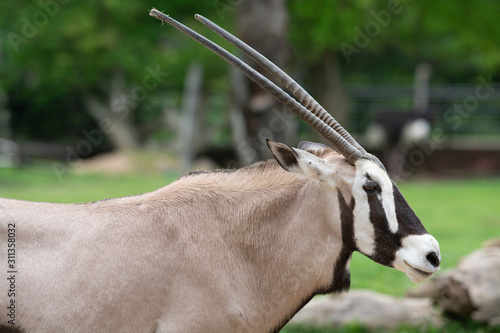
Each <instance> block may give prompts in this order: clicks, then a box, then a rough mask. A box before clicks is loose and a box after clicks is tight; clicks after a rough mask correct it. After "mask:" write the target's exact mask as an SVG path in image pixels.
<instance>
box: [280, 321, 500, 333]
mask: <svg viewBox="0 0 500 333" xmlns="http://www.w3.org/2000/svg"><path fill="white" fill-rule="evenodd" d="M495 331H496V329H494V328H489V327H487V326H485V325H482V324H478V323H474V322H458V321H453V320H450V319H445V320H444V325H443V327H411V326H402V327H399V328H398V329H395V330H392V331H390V330H389V331H388V330H385V329H380V330H372V329H368V328H366V327H363V326H361V325H358V324H356V323H353V324H349V325H346V326H344V327H336V328H332V327H327V326H307V325H291V324H289V325H287V326H285V327H284V328H283V329H282V330H281V331H280V332H281V333H424V332H425V333H493V332H495Z"/></svg>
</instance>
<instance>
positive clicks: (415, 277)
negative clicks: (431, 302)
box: [403, 260, 439, 283]
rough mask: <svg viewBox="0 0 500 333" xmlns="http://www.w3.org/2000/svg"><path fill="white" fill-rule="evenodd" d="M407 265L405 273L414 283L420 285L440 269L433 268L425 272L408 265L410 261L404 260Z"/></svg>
mask: <svg viewBox="0 0 500 333" xmlns="http://www.w3.org/2000/svg"><path fill="white" fill-rule="evenodd" d="M403 262H404V264H405V265H406V269H405V273H406V275H407V276H408V277H409V278H410V280H411V281H412V282H414V283H419V282H421V281H423V280H425V279H427V278H429V277H431V276H432V275H433V274H434V273H436V272H437V271H438V270H439V267H436V268H433V269H432V270H424V269H422V268H417V267H414V266H412V265H410V264H409V263H408V261H406V260H403Z"/></svg>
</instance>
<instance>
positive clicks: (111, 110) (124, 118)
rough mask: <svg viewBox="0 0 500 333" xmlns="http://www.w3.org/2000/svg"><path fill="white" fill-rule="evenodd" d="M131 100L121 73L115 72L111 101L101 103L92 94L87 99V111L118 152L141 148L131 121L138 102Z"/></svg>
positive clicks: (137, 134)
mask: <svg viewBox="0 0 500 333" xmlns="http://www.w3.org/2000/svg"><path fill="white" fill-rule="evenodd" d="M130 99H131V97H130V96H128V95H126V93H125V80H124V78H123V75H122V73H121V72H115V74H114V75H113V77H112V79H111V84H110V94H109V100H107V101H100V100H99V99H98V98H97V97H96V96H95V95H92V94H89V95H87V96H86V97H85V105H86V108H87V111H88V112H89V114H90V115H91V116H92V117H93V118H94V120H95V121H96V122H97V124H99V127H100V130H101V131H102V133H104V135H106V137H107V138H108V139H109V141H110V143H111V144H112V146H113V147H114V148H115V149H117V150H132V149H137V148H139V146H140V140H139V133H138V131H137V129H136V128H135V127H134V126H133V124H132V121H131V119H130V118H131V115H132V112H133V110H134V108H135V106H136V102H134V101H133V100H130Z"/></svg>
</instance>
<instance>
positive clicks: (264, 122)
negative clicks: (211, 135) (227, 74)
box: [231, 0, 296, 164]
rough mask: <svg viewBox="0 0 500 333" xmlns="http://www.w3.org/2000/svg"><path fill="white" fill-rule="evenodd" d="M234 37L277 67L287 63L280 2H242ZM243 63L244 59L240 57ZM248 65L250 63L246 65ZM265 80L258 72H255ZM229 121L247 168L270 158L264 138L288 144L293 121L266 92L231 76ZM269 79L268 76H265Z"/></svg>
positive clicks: (283, 12)
mask: <svg viewBox="0 0 500 333" xmlns="http://www.w3.org/2000/svg"><path fill="white" fill-rule="evenodd" d="M237 10H238V21H237V24H238V27H237V30H238V36H239V37H240V38H241V40H243V41H244V42H246V43H247V44H249V45H251V46H252V47H253V48H255V49H256V50H258V51H259V52H260V53H262V54H263V55H264V56H265V57H267V58H268V59H269V60H271V61H272V62H274V63H275V64H276V65H278V66H279V67H284V65H285V64H286V62H287V60H288V47H287V43H286V36H287V28H288V13H287V8H286V4H285V1H284V0H266V1H264V0H253V1H252V0H244V1H242V2H241V3H240V5H239V6H238V7H237ZM242 58H243V59H246V60H247V58H245V57H242ZM250 64H251V62H250ZM255 69H256V70H257V71H259V72H260V73H262V74H264V75H266V76H268V74H267V72H263V70H262V69H260V68H257V67H256V68H255ZM233 74H234V75H231V76H232V83H233V84H232V86H233V87H235V88H234V90H233V98H232V106H231V117H232V125H233V140H234V141H235V143H234V146H235V147H236V150H237V155H238V156H239V159H240V163H242V164H250V163H253V162H255V161H257V160H260V159H264V158H269V157H270V156H271V155H270V153H269V151H268V149H267V145H266V143H265V139H266V138H272V139H275V140H278V141H285V142H289V141H291V137H292V136H293V133H295V131H296V128H295V125H294V124H295V119H294V117H290V116H289V114H288V112H287V111H285V112H284V110H283V108H282V106H281V104H279V102H277V101H276V100H275V99H274V97H272V96H271V95H270V94H269V93H268V92H266V91H264V90H263V89H262V88H260V87H259V86H258V85H257V84H255V83H254V82H252V81H250V80H249V79H247V78H246V77H243V76H242V75H240V74H239V73H238V74H236V73H233ZM268 77H269V76H268Z"/></svg>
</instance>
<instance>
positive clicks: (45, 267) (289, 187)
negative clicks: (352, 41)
mask: <svg viewBox="0 0 500 333" xmlns="http://www.w3.org/2000/svg"><path fill="white" fill-rule="evenodd" d="M150 15H151V16H154V17H156V18H159V19H161V20H163V21H165V22H167V23H169V24H170V25H172V26H174V27H176V28H178V29H180V30H181V31H183V32H185V33H187V34H188V35H189V36H191V37H193V38H195V39H196V40H197V41H200V42H201V43H202V44H203V45H205V46H208V47H209V48H211V49H212V50H214V51H215V52H216V53H218V54H220V55H223V57H224V58H225V59H228V61H229V62H230V63H232V64H233V65H235V66H236V67H238V68H239V69H240V70H242V71H243V72H244V73H245V74H247V75H249V77H250V78H252V79H253V80H255V81H256V82H257V83H259V84H261V85H262V86H263V87H264V88H265V89H267V90H268V91H270V92H271V93H272V94H273V95H274V96H276V98H278V99H279V100H280V101H281V102H283V103H284V104H285V105H286V106H288V107H289V108H290V109H291V110H293V111H294V112H296V113H297V114H298V115H299V116H300V117H301V118H303V119H304V120H305V121H306V122H307V123H308V124H309V125H310V126H312V127H313V128H315V129H316V130H317V131H318V132H319V133H320V134H322V135H323V136H324V137H325V138H326V139H327V140H328V142H330V143H331V144H332V146H333V147H334V148H335V150H334V149H331V148H328V147H327V146H325V145H322V144H317V143H310V142H303V143H300V144H299V145H298V148H291V147H289V146H287V145H285V144H281V143H276V142H273V141H270V140H269V141H268V146H269V148H270V150H271V152H272V154H273V155H274V158H275V159H273V160H270V161H265V162H259V163H256V164H254V165H251V166H249V167H245V168H242V169H239V170H224V171H215V172H197V173H192V174H187V175H185V176H183V177H181V178H180V179H178V180H177V181H175V182H173V183H171V184H170V185H168V186H166V187H163V188H160V189H158V190H156V191H154V192H151V193H145V194H142V195H137V196H131V197H124V198H115V199H108V200H102V201H97V202H91V203H84V204H55V203H43V202H28V201H22V200H14V199H0V221H1V230H0V231H1V243H0V244H2V245H1V246H2V249H1V251H0V252H1V258H2V259H1V263H2V278H1V281H2V282H1V286H0V288H1V298H0V299H1V309H2V310H1V311H2V316H1V318H2V320H1V322H0V325H2V326H1V327H0V329H2V332H7V331H9V330H10V331H11V332H13V331H21V330H23V331H25V332H27V333H33V332H50V333H54V332H94V333H95V332H106V333H108V332H134V333H135V332H145V333H148V332H156V333H164V332H175V333H179V332H217V333H222V332H252V333H255V332H277V331H279V330H280V328H281V327H282V326H283V325H284V324H285V323H286V322H287V321H288V320H289V319H290V318H291V317H292V316H293V315H294V314H295V313H296V312H297V311H298V310H299V309H300V308H301V307H302V306H303V305H305V304H306V303H307V302H308V301H309V300H310V299H311V298H312V297H313V296H314V295H316V294H319V293H330V292H341V291H344V290H347V289H348V288H349V285H350V273H349V264H350V259H351V254H352V253H353V251H359V252H361V253H363V254H364V255H366V256H368V257H369V258H371V259H372V260H374V261H375V262H378V263H380V264H382V265H385V266H390V267H394V268H396V269H398V270H400V271H402V272H404V273H406V275H407V276H408V277H409V278H410V279H411V280H412V281H414V282H419V281H421V280H423V279H425V278H427V277H429V276H431V275H432V274H433V273H435V272H436V271H438V269H439V265H440V261H441V256H440V252H439V245H438V243H437V241H436V240H435V239H434V237H432V236H431V235H429V234H428V233H427V231H426V230H425V228H424V226H423V225H422V224H421V222H420V220H419V219H418V218H417V216H416V215H415V213H414V212H413V211H412V209H411V208H410V206H409V205H408V204H407V203H406V201H405V199H404V198H403V196H402V194H401V193H400V191H399V190H398V188H397V187H396V186H395V185H394V183H393V182H392V181H391V179H390V178H389V176H388V174H387V172H386V171H385V169H384V167H383V166H382V164H381V163H380V162H379V160H378V159H377V158H376V157H374V156H372V155H370V154H368V153H367V152H366V151H365V150H364V149H363V148H362V147H361V146H360V145H359V144H358V143H357V142H356V141H355V140H354V139H353V138H352V137H351V136H350V135H349V134H348V133H347V132H346V131H345V130H344V129H343V128H342V127H341V126H340V125H339V124H338V123H337V122H336V121H335V120H334V119H333V118H332V117H331V116H330V115H329V114H328V113H327V112H326V111H325V110H324V109H323V108H322V107H321V106H320V105H319V104H318V103H317V102H315V101H314V100H313V99H312V97H310V96H309V95H308V94H307V93H306V92H305V91H304V90H303V89H302V88H301V87H300V86H299V85H298V84H296V83H295V82H294V81H293V80H292V79H291V78H290V77H289V76H287V75H286V74H285V73H283V72H282V71H281V70H280V69H278V68H277V67H276V66H274V65H273V64H272V63H270V62H269V61H268V60H267V59H265V58H263V57H262V56H261V55H260V54H258V53H257V52H256V51H255V50H253V49H251V48H250V47H249V46H247V45H245V44H243V43H242V42H241V41H239V40H238V39H236V38H235V37H234V36H232V35H229V34H228V33H227V32H225V31H224V30H222V29H221V28H219V27H217V26H216V25H214V24H213V23H212V22H210V21H208V20H207V19H205V18H203V17H201V16H198V15H197V16H196V18H197V19H198V20H200V21H201V22H203V23H204V24H205V25H207V26H209V27H210V28H211V29H213V30H214V31H216V32H217V33H218V34H220V35H221V36H223V37H224V38H226V39H228V40H229V41H230V42H231V43H233V44H235V45H236V46H237V47H238V48H240V49H241V50H242V51H243V52H245V53H247V54H248V55H250V56H251V57H252V58H254V59H255V60H256V61H257V62H258V63H259V64H260V65H262V66H263V67H264V68H265V69H267V70H268V71H269V72H270V73H272V74H273V75H274V76H275V77H277V78H278V79H279V80H280V81H281V82H282V83H283V85H284V86H285V87H286V88H287V89H288V90H289V91H291V92H292V93H293V94H294V95H295V96H296V97H297V99H298V100H299V101H300V102H301V103H302V104H301V103H299V102H297V101H296V100H295V99H294V98H292V97H290V96H289V95H288V94H286V93H285V92H284V91H283V90H281V89H280V88H279V87H278V86H276V85H275V84H273V83H272V82H271V81H269V80H267V79H266V78H264V77H263V76H262V75H260V74H258V73H256V72H255V71H253V70H252V69H251V68H250V67H249V66H247V65H246V64H245V63H243V62H241V61H240V60H238V59H237V58H235V57H234V56H232V55H231V54H229V53H228V52H226V51H225V50H223V49H221V48H220V47H218V46H217V45H216V44H213V43H212V42H211V41H208V40H207V39H205V38H204V37H202V36H200V35H198V34H196V33H195V32H193V31H192V30H190V29H189V28H187V27H185V26H183V25H182V24H180V23H178V22H176V21H174V20H173V19H171V18H170V17H168V16H166V15H164V14H163V13H161V12H159V11H158V10H156V9H153V10H151V11H150ZM304 106H305V107H304ZM306 108H307V109H306Z"/></svg>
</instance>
